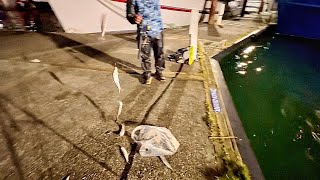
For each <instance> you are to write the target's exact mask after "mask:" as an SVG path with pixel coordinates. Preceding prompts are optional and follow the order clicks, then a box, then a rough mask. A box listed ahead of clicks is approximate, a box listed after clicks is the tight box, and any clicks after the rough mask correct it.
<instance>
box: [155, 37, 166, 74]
mask: <svg viewBox="0 0 320 180" xmlns="http://www.w3.org/2000/svg"><path fill="white" fill-rule="evenodd" d="M152 47H153V54H154V59H155V68H156V73H155V75H156V77H157V78H158V79H159V80H165V77H164V76H163V74H162V71H163V70H164V68H165V59H164V53H163V32H161V33H160V34H159V36H158V37H156V38H153V42H152Z"/></svg>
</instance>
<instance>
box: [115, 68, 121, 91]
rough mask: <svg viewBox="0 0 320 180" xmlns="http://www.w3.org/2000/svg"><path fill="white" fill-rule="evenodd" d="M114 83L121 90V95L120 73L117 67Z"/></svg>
mask: <svg viewBox="0 0 320 180" xmlns="http://www.w3.org/2000/svg"><path fill="white" fill-rule="evenodd" d="M113 82H114V83H115V84H116V86H117V88H118V89H119V93H120V91H121V87H120V79H119V71H118V68H117V66H114V70H113Z"/></svg>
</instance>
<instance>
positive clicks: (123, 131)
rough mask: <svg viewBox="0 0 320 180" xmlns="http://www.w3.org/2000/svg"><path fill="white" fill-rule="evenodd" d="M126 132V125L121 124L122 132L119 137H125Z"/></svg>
mask: <svg viewBox="0 0 320 180" xmlns="http://www.w3.org/2000/svg"><path fill="white" fill-rule="evenodd" d="M125 132H126V130H125V126H124V124H121V130H120V133H119V135H120V136H123V135H124V133H125Z"/></svg>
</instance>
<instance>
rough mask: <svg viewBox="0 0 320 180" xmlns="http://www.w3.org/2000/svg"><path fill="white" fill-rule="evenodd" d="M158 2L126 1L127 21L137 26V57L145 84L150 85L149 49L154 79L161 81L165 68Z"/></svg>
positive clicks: (148, 0)
mask: <svg viewBox="0 0 320 180" xmlns="http://www.w3.org/2000/svg"><path fill="white" fill-rule="evenodd" d="M159 1H160V0H127V19H128V21H129V22H130V23H131V24H137V27H138V29H137V33H138V36H137V40H138V44H139V52H140V53H139V57H138V58H141V61H142V62H141V66H142V69H143V71H144V73H143V74H142V77H143V79H144V83H145V84H151V80H152V77H151V59H150V55H151V49H153V54H154V59H155V68H156V72H155V77H156V78H157V79H158V80H160V81H163V80H165V77H164V76H163V73H162V71H163V70H164V68H165V59H164V53H163V23H162V18H161V12H160V2H159Z"/></svg>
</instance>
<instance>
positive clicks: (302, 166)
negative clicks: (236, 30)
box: [221, 36, 320, 180]
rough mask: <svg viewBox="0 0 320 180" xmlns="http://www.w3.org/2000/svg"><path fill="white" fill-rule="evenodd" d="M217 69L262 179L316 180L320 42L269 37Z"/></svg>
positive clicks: (231, 56)
mask: <svg viewBox="0 0 320 180" xmlns="http://www.w3.org/2000/svg"><path fill="white" fill-rule="evenodd" d="M252 45H253V46H255V49H254V50H253V51H252V52H250V53H248V54H247V55H248V57H246V56H244V54H242V55H241V53H242V52H243V50H245V49H246V48H247V47H249V46H252ZM241 62H242V63H241ZM244 63H246V64H244ZM221 68H222V71H223V73H224V76H225V79H226V82H227V85H228V87H229V90H230V93H231V95H232V98H233V101H234V103H235V106H236V109H237V111H238V114H239V117H240V119H241V121H242V124H243V126H244V128H245V131H246V133H247V135H248V137H249V139H250V143H251V146H252V148H253V150H254V152H255V154H256V157H257V159H258V161H259V164H260V166H261V169H262V171H263V173H264V176H265V178H266V179H267V180H274V179H290V180H291V179H299V180H300V179H308V180H309V179H317V180H320V139H319V137H320V42H319V41H307V40H301V39H288V38H284V37H278V36H276V37H272V36H268V37H265V38H263V39H261V40H259V41H258V42H255V43H251V44H248V45H246V46H245V47H242V48H240V49H238V50H236V51H235V52H233V53H231V54H229V55H228V56H227V57H226V58H224V59H223V60H222V61H221Z"/></svg>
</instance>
